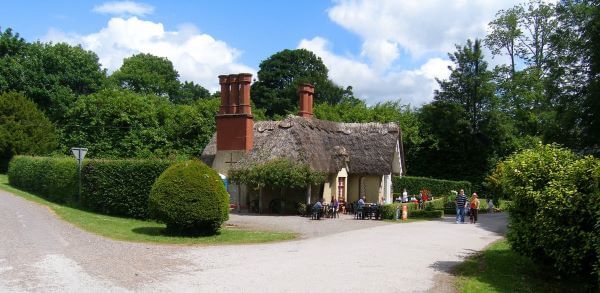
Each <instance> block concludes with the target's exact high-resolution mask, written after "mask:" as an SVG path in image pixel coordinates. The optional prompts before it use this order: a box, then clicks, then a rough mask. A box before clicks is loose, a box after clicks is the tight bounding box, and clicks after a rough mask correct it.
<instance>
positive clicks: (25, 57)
mask: <svg viewBox="0 0 600 293" xmlns="http://www.w3.org/2000/svg"><path fill="white" fill-rule="evenodd" d="M0 73H1V74H0V92H6V91H18V92H22V93H24V94H25V96H27V97H28V98H29V99H31V100H32V101H34V102H35V103H36V104H37V105H38V106H39V107H40V109H41V110H42V111H43V112H45V113H46V114H47V115H48V117H49V118H50V120H52V121H61V120H62V118H63V114H64V113H65V112H66V111H67V109H68V108H69V106H70V105H71V104H72V103H73V102H74V101H75V99H76V98H77V96H79V95H87V94H90V93H93V92H96V91H98V90H99V89H101V88H102V87H103V86H104V84H105V79H106V72H105V70H103V69H101V67H100V64H99V63H98V57H97V56H96V54H95V53H93V52H91V51H86V50H84V49H82V48H81V46H71V45H67V44H64V43H59V44H52V43H40V42H35V43H27V42H25V41H24V40H23V39H22V38H20V37H19V35H18V34H13V33H12V30H10V29H6V30H5V31H4V32H1V34H0Z"/></svg>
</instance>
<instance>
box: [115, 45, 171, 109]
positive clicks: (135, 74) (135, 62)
mask: <svg viewBox="0 0 600 293" xmlns="http://www.w3.org/2000/svg"><path fill="white" fill-rule="evenodd" d="M178 78H179V73H178V72H177V70H175V68H173V63H171V61H169V59H167V58H164V57H158V56H154V55H151V54H144V53H140V54H136V55H133V56H131V57H128V58H125V60H123V65H121V68H119V70H117V71H115V72H114V73H113V74H112V75H111V76H110V79H111V80H112V81H113V82H114V83H115V84H117V85H118V86H119V87H121V88H123V89H128V90H132V91H134V92H136V93H140V94H152V95H157V96H162V97H169V98H172V99H174V98H175V97H176V96H177V94H178V92H179V87H180V84H179V80H178Z"/></svg>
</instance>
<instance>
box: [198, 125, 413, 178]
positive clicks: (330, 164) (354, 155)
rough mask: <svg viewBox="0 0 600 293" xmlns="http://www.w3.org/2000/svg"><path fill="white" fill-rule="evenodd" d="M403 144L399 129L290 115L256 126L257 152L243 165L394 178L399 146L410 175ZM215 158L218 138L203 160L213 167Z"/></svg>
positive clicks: (214, 138)
mask: <svg viewBox="0 0 600 293" xmlns="http://www.w3.org/2000/svg"><path fill="white" fill-rule="evenodd" d="M401 139H402V135H401V130H400V128H399V127H398V125H396V124H395V123H388V124H381V123H337V122H331V121H324V120H319V119H314V118H313V119H306V118H302V117H298V116H294V115H289V116H288V117H286V118H285V119H284V120H282V121H258V122H256V123H255V124H254V146H253V149H252V152H251V153H250V154H248V155H247V156H246V157H244V158H243V159H241V160H240V161H239V162H238V163H237V164H239V165H244V164H250V163H253V162H265V161H268V160H271V159H275V158H289V159H292V160H293V161H297V162H305V163H308V164H310V166H311V167H312V168H313V169H315V170H318V171H323V172H328V173H337V172H338V171H339V170H340V169H341V168H342V167H344V166H346V165H347V166H348V168H349V172H350V173H352V174H373V175H383V174H390V173H392V162H393V158H394V153H395V150H396V144H397V142H398V141H399V142H400V160H401V164H402V170H405V168H404V153H403V149H402V141H401ZM215 154H216V134H215V135H213V137H212V139H211V141H210V142H209V143H208V145H207V146H206V148H205V149H204V151H203V152H202V160H203V161H204V162H205V163H207V164H208V165H209V166H210V165H212V162H213V159H214V156H215Z"/></svg>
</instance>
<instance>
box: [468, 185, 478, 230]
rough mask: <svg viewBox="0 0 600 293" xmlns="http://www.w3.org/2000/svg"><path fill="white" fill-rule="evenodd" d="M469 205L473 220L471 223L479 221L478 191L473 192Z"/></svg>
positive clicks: (470, 218) (470, 217)
mask: <svg viewBox="0 0 600 293" xmlns="http://www.w3.org/2000/svg"><path fill="white" fill-rule="evenodd" d="M469 207H470V209H469V211H470V213H469V220H470V221H471V224H475V223H477V214H478V212H479V199H478V198H477V193H475V192H473V196H472V197H471V202H470V204H469Z"/></svg>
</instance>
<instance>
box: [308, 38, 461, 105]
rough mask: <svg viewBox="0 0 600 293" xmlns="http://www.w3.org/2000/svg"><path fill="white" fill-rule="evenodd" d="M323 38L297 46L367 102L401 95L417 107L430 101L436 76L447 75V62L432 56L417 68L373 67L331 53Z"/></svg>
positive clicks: (331, 76) (334, 78)
mask: <svg viewBox="0 0 600 293" xmlns="http://www.w3.org/2000/svg"><path fill="white" fill-rule="evenodd" d="M328 46H329V44H328V42H327V40H326V39H324V38H321V37H315V38H313V39H310V40H307V39H304V40H302V41H301V42H300V44H299V45H298V48H304V49H307V50H310V51H312V52H313V53H315V54H316V55H317V56H319V57H321V58H322V59H323V62H324V63H325V65H326V66H327V68H329V76H330V78H331V79H332V80H333V81H334V82H336V83H337V84H339V85H342V86H346V85H352V86H353V88H354V93H355V94H356V95H357V96H358V97H360V98H365V99H366V100H367V102H368V103H369V104H374V103H377V102H382V101H386V100H395V99H398V98H400V99H401V100H402V102H403V103H405V104H407V103H410V104H411V105H414V106H418V105H421V104H423V103H426V102H429V101H430V100H431V97H432V94H433V90H435V89H436V88H437V87H438V86H437V82H436V81H435V77H437V78H440V79H444V78H447V77H448V75H449V73H450V72H449V71H448V69H447V68H448V66H449V65H450V64H451V62H450V61H447V60H442V59H440V58H432V59H429V60H428V61H427V62H425V63H424V64H423V65H421V66H420V67H419V68H417V69H413V70H388V71H385V72H382V71H379V70H377V69H375V68H372V67H371V66H369V65H368V64H367V63H364V62H361V61H360V60H354V59H351V58H348V57H343V56H339V55H336V54H334V53H333V52H332V51H331V49H330V48H329V47H328Z"/></svg>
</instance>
